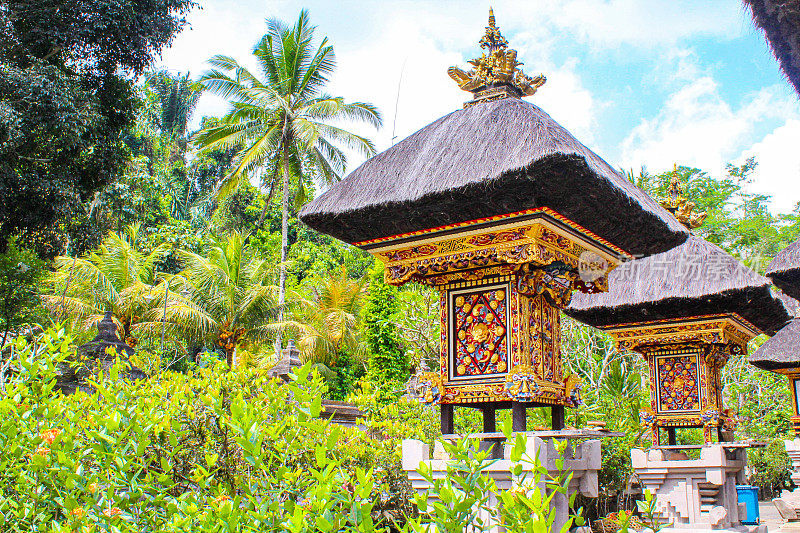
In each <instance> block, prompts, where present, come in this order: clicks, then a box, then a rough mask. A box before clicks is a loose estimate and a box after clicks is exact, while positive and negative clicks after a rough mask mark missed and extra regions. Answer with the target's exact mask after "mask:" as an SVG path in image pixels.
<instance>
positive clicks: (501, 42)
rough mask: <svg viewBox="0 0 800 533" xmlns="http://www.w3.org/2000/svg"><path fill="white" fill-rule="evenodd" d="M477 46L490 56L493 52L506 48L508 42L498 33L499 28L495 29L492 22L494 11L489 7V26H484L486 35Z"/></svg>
mask: <svg viewBox="0 0 800 533" xmlns="http://www.w3.org/2000/svg"><path fill="white" fill-rule="evenodd" d="M479 44H480V45H481V48H486V49H488V50H489V53H490V54H491V53H492V52H494V51H495V50H499V49H501V48H506V47H508V41H506V38H505V37H503V34H501V33H500V28H498V27H497V24H496V22H495V20H494V11H492V8H491V7H490V8H489V25H488V26H486V33H484V34H483V37H481V40H480V41H479Z"/></svg>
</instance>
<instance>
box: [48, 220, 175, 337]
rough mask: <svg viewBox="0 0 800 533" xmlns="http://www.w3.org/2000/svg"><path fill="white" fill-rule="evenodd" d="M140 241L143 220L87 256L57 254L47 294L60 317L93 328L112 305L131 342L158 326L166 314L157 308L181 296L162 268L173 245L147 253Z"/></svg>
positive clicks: (123, 330) (160, 247) (124, 334)
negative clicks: (160, 313) (159, 313)
mask: <svg viewBox="0 0 800 533" xmlns="http://www.w3.org/2000/svg"><path fill="white" fill-rule="evenodd" d="M139 241H140V235H139V224H132V225H130V226H128V227H126V228H125V230H124V231H123V232H121V233H111V234H109V236H108V237H107V238H106V239H105V241H104V242H103V244H102V245H100V246H99V247H98V248H97V249H96V250H94V251H92V252H91V253H90V254H89V255H88V256H86V257H77V256H76V257H69V256H59V257H56V258H55V263H54V266H55V270H54V271H53V272H52V274H51V275H50V276H49V278H48V279H47V281H46V288H47V290H46V293H45V294H43V295H42V301H43V303H44V304H45V306H46V307H47V308H48V309H49V310H50V312H51V313H52V314H53V316H54V317H55V318H56V320H63V319H65V318H67V317H70V318H71V319H72V320H73V322H74V323H76V324H77V325H80V326H82V327H83V328H84V329H87V330H88V329H89V328H90V327H91V326H92V325H93V324H94V323H95V322H96V321H97V320H99V319H100V318H102V315H103V313H104V312H105V311H106V310H109V309H110V310H111V311H112V312H113V313H114V317H115V318H116V319H117V320H118V322H119V326H120V327H121V330H120V333H121V336H122V338H123V339H125V340H126V341H127V342H128V343H129V344H131V345H135V344H136V342H137V339H138V337H139V336H140V335H141V334H143V333H144V332H145V331H147V330H148V329H158V328H159V326H161V322H162V320H163V316H159V315H158V312H157V311H158V309H159V306H160V304H161V303H162V302H163V300H164V298H165V296H166V298H167V299H170V300H173V299H177V298H180V295H178V294H176V293H174V292H173V291H172V290H171V289H170V286H169V282H168V278H167V277H166V276H164V275H162V274H161V273H159V272H158V270H157V268H156V266H157V263H158V262H159V260H160V259H161V258H163V257H164V256H165V255H167V254H168V253H169V252H170V248H171V247H170V245H168V244H162V245H160V246H157V247H156V248H155V249H154V250H153V251H152V252H150V253H149V254H145V253H143V252H142V251H141V250H140V248H139Z"/></svg>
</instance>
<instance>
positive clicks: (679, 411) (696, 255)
mask: <svg viewBox="0 0 800 533" xmlns="http://www.w3.org/2000/svg"><path fill="white" fill-rule="evenodd" d="M683 194H684V193H683V188H682V185H681V184H680V182H679V181H678V179H677V177H675V178H673V179H672V180H671V183H670V186H669V189H668V191H667V198H665V199H664V201H663V203H662V205H663V206H664V207H665V208H666V209H667V210H669V211H670V212H672V213H673V214H674V215H675V217H676V218H677V219H678V220H679V221H680V222H681V223H682V224H684V225H686V226H687V227H688V228H696V227H698V226H699V225H700V224H702V222H703V220H704V218H705V215H704V214H698V213H695V212H694V204H692V203H691V202H688V200H686V198H685V197H684V196H683ZM609 285H610V287H611V288H610V290H609V292H607V293H605V294H596V295H580V296H579V297H576V298H575V300H574V301H573V302H572V304H571V305H570V307H569V308H568V309H567V310H566V312H567V314H569V315H570V316H572V317H574V318H576V319H577V320H580V321H581V322H585V323H587V324H590V325H592V326H595V327H598V328H600V329H602V330H603V331H606V332H608V333H609V334H610V335H612V336H613V337H614V339H615V340H616V342H617V345H618V347H619V349H620V350H632V351H635V352H638V353H640V354H641V355H642V356H644V358H645V359H646V361H647V363H648V368H649V370H650V408H649V409H645V410H643V411H642V413H641V417H642V421H643V422H644V423H645V424H646V425H648V426H650V428H651V432H652V439H653V444H654V445H656V446H659V445H661V444H662V443H663V442H662V434H661V430H662V429H666V431H667V435H668V442H669V444H671V445H674V444H675V429H676V428H680V427H701V428H703V437H704V441H705V442H706V443H711V442H713V441H714V440H715V439H716V440H717V441H719V442H722V441H725V440H732V433H731V434H730V435H729V437H730V438H725V435H724V432H726V431H730V432H732V430H733V425H734V422H735V417H734V415H733V414H732V413H731V412H730V411H729V410H728V409H726V408H725V406H724V404H723V399H722V383H721V371H722V369H723V368H724V366H725V364H726V362H727V361H728V359H729V358H730V357H731V356H734V355H738V354H746V353H747V343H748V342H749V341H750V339H752V338H753V337H755V336H757V335H760V334H761V333H768V334H772V333H774V332H775V330H776V329H777V328H779V327H780V326H781V325H782V324H783V323H785V322H786V320H788V318H789V314H788V312H787V310H786V308H785V307H784V305H783V304H782V302H781V301H780V300H779V299H778V298H777V297H775V296H774V295H773V294H772V293H771V290H770V282H769V280H768V279H766V278H765V277H763V276H760V275H758V274H757V273H755V272H753V271H752V270H750V269H748V268H747V267H745V266H744V265H742V264H741V263H739V262H738V261H737V260H736V259H734V258H733V257H731V256H730V255H728V254H727V253H725V252H724V251H723V250H722V249H721V248H719V247H718V246H716V245H714V244H712V243H710V242H708V241H705V240H704V239H702V238H700V237H698V236H696V235H692V236H691V237H689V239H688V240H687V241H686V242H685V243H684V244H682V245H681V246H678V247H676V248H674V249H673V250H670V251H667V252H664V253H661V254H656V255H653V256H651V257H648V258H644V259H637V260H636V261H632V262H630V263H627V264H625V265H624V266H622V267H620V268H618V269H617V270H615V271H614V272H612V273H611V274H610V276H609Z"/></svg>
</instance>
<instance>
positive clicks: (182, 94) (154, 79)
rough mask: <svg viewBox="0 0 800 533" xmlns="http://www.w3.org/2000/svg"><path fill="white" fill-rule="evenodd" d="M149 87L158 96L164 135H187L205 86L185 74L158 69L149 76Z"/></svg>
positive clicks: (160, 124)
mask: <svg viewBox="0 0 800 533" xmlns="http://www.w3.org/2000/svg"><path fill="white" fill-rule="evenodd" d="M147 87H148V88H149V89H150V90H152V91H153V92H154V93H155V94H156V96H157V97H158V101H159V103H160V109H159V113H158V126H159V129H160V130H161V134H162V135H166V136H169V137H173V138H175V139H180V138H182V137H183V136H185V135H186V130H187V129H188V128H189V120H190V119H191V117H192V113H193V112H194V108H195V107H196V106H197V101H198V100H199V99H200V95H201V94H202V92H203V86H202V85H201V84H200V83H198V82H196V81H193V80H192V79H190V78H189V73H188V72H187V73H186V74H184V75H181V74H172V73H170V72H168V71H166V70H158V71H155V72H152V73H150V74H149V75H148V76H147Z"/></svg>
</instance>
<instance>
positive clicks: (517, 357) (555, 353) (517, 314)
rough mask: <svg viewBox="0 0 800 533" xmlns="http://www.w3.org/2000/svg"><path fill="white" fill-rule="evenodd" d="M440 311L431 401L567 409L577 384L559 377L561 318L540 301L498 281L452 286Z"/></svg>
mask: <svg viewBox="0 0 800 533" xmlns="http://www.w3.org/2000/svg"><path fill="white" fill-rule="evenodd" d="M440 304H441V326H442V327H441V356H440V375H439V377H438V380H437V382H439V383H441V386H440V387H439V388H440V389H441V391H442V394H441V395H440V396H437V400H436V401H437V402H439V403H456V404H465V403H478V402H497V401H502V402H507V401H526V402H531V401H535V402H538V403H543V404H553V405H574V403H575V401H576V394H577V393H576V387H578V385H579V384H578V383H577V380H576V379H575V378H574V377H572V378H571V381H570V380H565V378H564V375H563V369H562V363H561V353H560V349H559V348H560V342H561V330H560V328H561V322H560V314H559V313H560V311H559V310H558V309H557V308H555V307H553V306H552V305H550V303H549V302H548V301H547V299H546V298H545V296H544V295H535V296H529V295H526V294H521V293H520V292H519V290H518V287H517V283H516V279H515V277H514V276H504V277H499V278H494V279H491V280H488V281H483V280H478V281H471V282H462V283H455V284H451V285H450V286H449V287H447V288H444V289H442V290H441V292H440ZM506 381H513V382H514V383H513V384H514V385H520V382H521V381H524V382H525V383H524V385H525V386H524V387H520V386H516V387H515V386H511V387H509V386H507V383H506ZM567 381H569V382H567ZM520 389H524V390H522V391H521V390H520Z"/></svg>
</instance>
